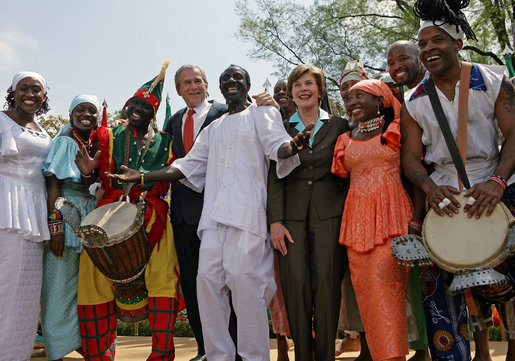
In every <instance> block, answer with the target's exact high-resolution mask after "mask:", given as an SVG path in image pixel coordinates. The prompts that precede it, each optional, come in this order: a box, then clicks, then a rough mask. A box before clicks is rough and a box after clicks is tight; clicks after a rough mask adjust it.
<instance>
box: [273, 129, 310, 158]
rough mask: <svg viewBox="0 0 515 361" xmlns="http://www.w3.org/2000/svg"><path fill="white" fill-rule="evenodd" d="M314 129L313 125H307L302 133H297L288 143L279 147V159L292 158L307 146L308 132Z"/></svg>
mask: <svg viewBox="0 0 515 361" xmlns="http://www.w3.org/2000/svg"><path fill="white" fill-rule="evenodd" d="M314 127H315V123H309V124H308V125H307V126H306V128H305V129H304V130H303V131H302V132H298V133H297V135H296V136H295V137H294V138H293V139H292V140H291V141H290V142H289V143H284V144H283V145H281V147H280V148H279V150H278V151H277V156H278V157H279V158H280V159H286V158H289V157H292V156H294V155H295V154H297V153H298V152H300V151H301V150H302V149H304V147H306V146H307V145H308V144H309V132H310V131H311V129H313V128H314Z"/></svg>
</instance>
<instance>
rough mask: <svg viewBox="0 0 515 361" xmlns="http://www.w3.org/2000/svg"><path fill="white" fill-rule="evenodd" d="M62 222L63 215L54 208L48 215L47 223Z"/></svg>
mask: <svg viewBox="0 0 515 361" xmlns="http://www.w3.org/2000/svg"><path fill="white" fill-rule="evenodd" d="M59 222H61V223H63V215H62V214H61V212H59V211H56V210H54V211H53V212H52V213H50V214H49V215H48V223H59Z"/></svg>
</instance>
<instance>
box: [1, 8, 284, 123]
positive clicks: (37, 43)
mask: <svg viewBox="0 0 515 361" xmlns="http://www.w3.org/2000/svg"><path fill="white" fill-rule="evenodd" d="M238 26H239V17H238V16H237V14H236V12H235V1H234V0H191V1H187V0H147V1H134V0H104V1H101V0H88V1H75V0H66V1H65V0H52V1H41V0H8V1H3V2H2V11H1V12H0V96H1V97H2V100H4V99H5V95H6V90H7V88H8V87H9V86H10V85H11V82H12V77H13V75H14V74H15V73H17V72H19V71H22V70H30V71H35V72H38V73H41V74H42V75H43V76H44V77H45V78H46V80H47V82H48V86H49V90H48V97H49V102H50V107H51V110H50V112H49V113H48V114H52V115H59V114H60V115H63V116H64V117H65V118H67V117H68V107H69V104H70V102H71V100H72V98H73V97H74V96H75V95H77V94H80V93H85V94H94V95H97V96H98V98H99V99H100V101H101V102H102V100H103V99H104V98H105V99H106V101H107V104H108V106H109V107H108V111H109V112H110V113H113V112H114V111H115V110H118V109H120V108H121V107H122V106H123V104H124V103H125V101H126V100H127V99H128V98H129V97H131V96H132V95H133V94H134V92H135V91H136V90H137V89H138V88H139V87H140V86H141V85H143V84H144V83H146V82H147V81H149V80H150V79H152V78H153V77H154V76H156V75H157V74H158V73H159V70H160V69H161V63H162V61H163V60H164V59H170V61H171V63H170V66H169V68H168V71H167V78H166V80H165V86H164V91H163V99H162V103H161V107H160V109H159V112H158V114H157V120H158V124H162V123H163V121H164V117H165V107H164V104H165V98H166V94H167V92H168V93H169V94H170V104H171V107H172V113H173V112H175V111H177V110H179V109H181V108H183V107H184V102H183V100H182V98H180V97H179V96H178V95H177V92H176V91H175V85H174V83H173V76H174V74H175V71H176V70H177V69H178V68H179V67H180V66H181V65H183V64H187V63H193V64H198V65H200V66H201V67H203V68H204V69H205V71H206V73H207V77H208V82H209V87H208V91H209V94H210V97H209V98H210V99H215V100H217V101H220V102H224V99H223V97H222V95H221V94H220V91H219V89H218V77H219V75H220V74H221V73H222V72H223V71H224V70H225V69H226V68H227V66H229V65H230V64H237V65H241V66H242V67H244V68H245V69H247V70H248V72H249V74H250V78H251V82H252V87H251V90H250V94H257V93H259V92H261V91H263V83H264V82H265V80H266V78H267V77H269V79H270V82H272V84H273V83H274V82H275V81H276V80H277V77H274V76H273V75H272V74H273V72H274V69H273V67H272V64H270V63H267V62H264V61H257V60H254V59H251V58H250V57H249V56H248V53H249V50H250V49H251V47H252V44H249V43H244V42H242V41H241V40H239V39H237V38H236V33H237V31H238ZM3 103H4V101H2V103H1V104H2V105H3Z"/></svg>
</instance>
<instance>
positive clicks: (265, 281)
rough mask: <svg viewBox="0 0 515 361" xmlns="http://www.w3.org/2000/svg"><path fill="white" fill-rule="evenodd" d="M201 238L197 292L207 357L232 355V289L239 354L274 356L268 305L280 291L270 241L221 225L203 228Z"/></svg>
mask: <svg viewBox="0 0 515 361" xmlns="http://www.w3.org/2000/svg"><path fill="white" fill-rule="evenodd" d="M200 239H201V244H200V255H199V268H198V276H197V297H198V306H199V311H200V319H201V322H202V332H203V334H204V344H205V349H206V356H207V359H208V360H209V361H228V360H234V357H235V353H236V349H235V345H234V342H233V341H232V339H231V336H230V334H229V331H228V327H229V316H230V306H229V292H230V294H231V296H232V304H233V307H234V311H235V312H236V318H237V333H238V347H237V348H238V354H239V355H240V356H241V357H242V359H243V360H244V361H246V360H252V361H261V360H263V361H268V360H270V343H269V333H268V316H267V311H266V308H267V306H268V304H269V303H270V300H271V299H272V297H273V295H274V293H275V290H276V285H275V281H274V257H273V252H272V249H271V246H270V241H269V240H266V239H263V238H260V237H258V236H256V235H254V234H252V233H249V232H246V231H242V230H240V229H237V228H233V227H228V226H225V225H222V224H218V228H217V229H216V230H211V229H209V230H204V231H203V232H202V234H201V237H200Z"/></svg>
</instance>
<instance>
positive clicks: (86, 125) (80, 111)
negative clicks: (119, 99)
mask: <svg viewBox="0 0 515 361" xmlns="http://www.w3.org/2000/svg"><path fill="white" fill-rule="evenodd" d="M70 122H71V124H72V126H73V127H74V128H75V129H76V130H78V131H81V132H88V133H89V132H91V130H92V129H94V128H95V126H96V125H97V122H98V109H97V107H96V106H94V105H93V104H91V103H80V104H79V105H77V106H76V107H75V108H74V109H73V111H72V114H71V116H70Z"/></svg>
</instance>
